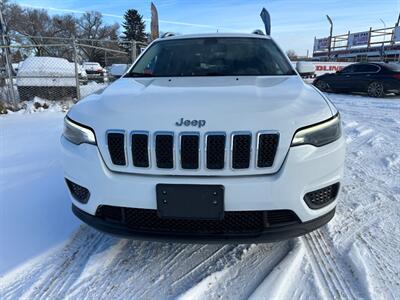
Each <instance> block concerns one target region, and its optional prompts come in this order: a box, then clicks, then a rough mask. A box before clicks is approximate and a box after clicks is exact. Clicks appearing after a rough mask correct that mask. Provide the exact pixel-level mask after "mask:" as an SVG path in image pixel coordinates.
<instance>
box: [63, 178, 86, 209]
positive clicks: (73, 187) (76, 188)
mask: <svg viewBox="0 0 400 300" xmlns="http://www.w3.org/2000/svg"><path fill="white" fill-rule="evenodd" d="M65 181H66V183H67V186H68V188H69V191H70V192H71V195H72V196H73V197H74V198H75V199H76V200H77V201H79V202H81V203H83V204H86V203H87V202H88V200H89V197H90V192H89V190H88V189H87V188H84V187H83V186H80V185H79V184H76V183H74V182H72V181H70V180H68V179H65Z"/></svg>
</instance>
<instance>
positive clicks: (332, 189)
mask: <svg viewBox="0 0 400 300" xmlns="http://www.w3.org/2000/svg"><path fill="white" fill-rule="evenodd" d="M339 186H340V184H339V182H338V183H335V184H332V185H330V186H327V187H324V188H322V189H319V190H315V191H312V192H309V193H307V194H305V195H304V201H305V202H306V204H307V205H308V207H309V208H311V209H317V208H321V207H324V206H326V205H328V204H330V203H332V202H333V201H334V200H335V199H336V196H337V195H338V192H339Z"/></svg>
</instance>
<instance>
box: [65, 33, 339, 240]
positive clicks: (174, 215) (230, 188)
mask: <svg viewBox="0 0 400 300" xmlns="http://www.w3.org/2000/svg"><path fill="white" fill-rule="evenodd" d="M61 143H62V148H63V154H64V155H63V157H64V159H63V160H64V169H65V179H66V183H67V186H68V188H69V191H70V194H71V199H72V202H73V206H72V209H73V212H74V213H75V215H76V216H77V217H79V218H80V219H81V220H82V221H84V222H86V223H87V224H89V225H91V226H93V227H95V228H97V229H99V230H102V231H105V232H108V233H111V234H117V235H124V236H131V237H134V238H144V239H167V240H168V239H170V240H178V241H179V240H180V241H191V242H199V241H200V242H201V241H203V242H232V241H233V242H246V241H247V242H252V243H253V242H257V241H258V242H260V241H274V240H281V239H286V238H291V237H295V236H299V235H303V234H305V233H307V232H309V231H311V230H314V229H316V228H318V227H320V226H322V225H324V224H325V223H327V222H328V221H329V220H330V219H331V218H332V217H333V216H334V213H335V206H336V204H337V196H338V193H339V189H340V182H341V179H342V173H343V164H344V154H345V142H344V138H343V136H342V133H341V122H340V117H339V113H338V111H337V109H336V108H335V107H334V106H333V105H332V104H331V103H330V102H329V100H328V99H327V97H326V96H324V95H323V94H322V93H321V92H319V91H318V90H317V89H316V88H314V87H313V86H311V85H308V84H305V83H304V82H303V81H302V79H301V78H300V76H299V75H298V74H297V73H296V71H295V70H293V68H292V66H291V64H290V61H289V60H288V59H287V57H286V56H285V55H284V54H283V53H282V51H281V50H280V49H279V48H278V46H277V45H276V44H275V42H274V41H273V40H272V39H271V38H270V37H269V36H263V35H257V34H208V35H186V36H185V35H183V36H172V37H166V38H161V39H158V40H156V41H154V42H153V43H152V44H151V45H150V46H149V47H148V48H147V49H146V51H145V52H144V53H142V55H141V56H140V57H139V58H138V59H137V61H136V62H135V64H134V65H133V66H132V67H131V68H130V69H129V70H128V71H127V72H126V73H125V75H124V76H122V77H121V78H120V79H119V80H117V81H116V82H114V83H113V84H111V85H110V86H109V87H108V88H107V89H105V90H104V91H103V92H102V93H98V94H93V95H91V96H89V97H87V98H86V99H84V100H82V101H80V102H79V103H77V104H76V105H75V106H74V107H72V109H71V110H70V111H69V112H68V114H67V116H66V118H65V127H64V133H63V137H62V139H61Z"/></svg>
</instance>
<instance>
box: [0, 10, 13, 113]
mask: <svg viewBox="0 0 400 300" xmlns="http://www.w3.org/2000/svg"><path fill="white" fill-rule="evenodd" d="M5 33H6V25H5V23H4V19H3V12H2V11H1V9H0V35H1V45H2V46H3V48H2V49H3V55H4V58H5V60H6V72H7V75H8V81H9V82H8V85H9V95H10V98H11V100H12V102H13V104H14V106H15V107H17V99H16V98H15V93H14V84H13V77H12V65H11V61H10V57H9V56H8V55H9V51H10V48H9V44H8V42H7V39H6V35H5Z"/></svg>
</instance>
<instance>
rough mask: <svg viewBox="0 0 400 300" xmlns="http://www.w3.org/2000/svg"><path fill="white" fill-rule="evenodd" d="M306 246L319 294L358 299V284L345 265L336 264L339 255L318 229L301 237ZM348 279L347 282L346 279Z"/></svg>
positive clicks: (328, 296)
mask: <svg viewBox="0 0 400 300" xmlns="http://www.w3.org/2000/svg"><path fill="white" fill-rule="evenodd" d="M301 240H302V241H303V243H304V244H305V246H306V248H307V255H308V257H309V260H310V264H311V267H312V269H313V271H314V274H315V279H316V280H317V282H318V285H319V289H320V292H321V294H323V295H324V296H325V298H328V299H358V298H359V297H360V296H363V295H359V291H357V292H356V291H354V290H353V289H354V288H355V287H357V286H358V282H356V281H355V278H354V277H353V275H352V273H351V271H350V269H349V268H347V266H345V265H344V264H341V266H339V265H338V264H337V262H338V261H341V256H340V255H338V253H336V250H335V248H334V246H333V245H328V242H327V241H326V238H325V237H324V236H323V235H322V234H321V232H320V229H318V230H316V231H313V232H311V233H309V234H307V235H305V236H304V237H302V238H301ZM348 280H350V281H351V283H350V284H349V283H348V282H347V281H348Z"/></svg>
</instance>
